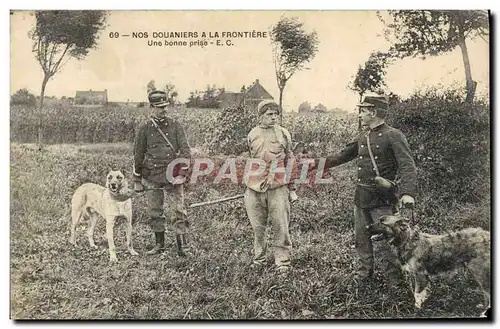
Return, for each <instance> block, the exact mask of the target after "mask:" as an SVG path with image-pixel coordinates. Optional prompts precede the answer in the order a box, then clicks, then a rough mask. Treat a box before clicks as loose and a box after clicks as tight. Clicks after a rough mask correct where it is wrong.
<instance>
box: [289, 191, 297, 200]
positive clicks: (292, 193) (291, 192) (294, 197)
mask: <svg viewBox="0 0 500 329" xmlns="http://www.w3.org/2000/svg"><path fill="white" fill-rule="evenodd" d="M298 199H299V196H298V195H297V193H295V191H290V203H294V202H295V201H297V200H298Z"/></svg>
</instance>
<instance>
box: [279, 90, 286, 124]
mask: <svg viewBox="0 0 500 329" xmlns="http://www.w3.org/2000/svg"><path fill="white" fill-rule="evenodd" d="M284 90H285V87H280V103H279V105H280V125H282V124H283V91H284Z"/></svg>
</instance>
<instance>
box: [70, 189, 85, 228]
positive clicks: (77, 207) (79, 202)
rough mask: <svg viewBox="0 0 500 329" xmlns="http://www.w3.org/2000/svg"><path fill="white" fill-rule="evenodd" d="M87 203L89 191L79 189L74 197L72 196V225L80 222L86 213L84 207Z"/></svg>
mask: <svg viewBox="0 0 500 329" xmlns="http://www.w3.org/2000/svg"><path fill="white" fill-rule="evenodd" d="M86 203H87V193H85V191H84V190H77V191H76V192H75V194H73V197H72V198H71V223H72V225H76V224H78V222H79V221H80V220H81V219H82V217H83V216H84V215H85V212H86V209H84V206H85V204H86Z"/></svg>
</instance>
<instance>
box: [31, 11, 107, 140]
mask: <svg viewBox="0 0 500 329" xmlns="http://www.w3.org/2000/svg"><path fill="white" fill-rule="evenodd" d="M106 17H107V13H106V12H105V11H101V10H91V11H90V10H42V11H36V12H35V18H36V23H35V27H34V28H33V29H32V30H31V31H30V33H29V36H30V38H31V39H32V40H33V49H32V50H33V53H34V54H35V57H36V59H37V61H38V63H39V64H40V66H41V68H42V70H43V73H44V78H43V81H42V88H41V93H40V111H41V109H42V108H43V99H44V95H45V87H46V85H47V82H48V81H49V80H50V79H51V78H52V77H53V76H54V75H55V74H56V73H57V72H58V71H59V70H60V69H61V67H62V66H63V65H64V64H65V63H66V62H67V61H68V60H69V59H70V58H76V59H78V60H81V59H83V58H85V57H86V56H87V55H88V53H89V52H90V50H92V49H95V48H96V47H97V40H98V38H99V32H100V31H101V30H103V29H104V28H105V22H106ZM40 118H41V115H40ZM40 126H41V124H40ZM41 139H42V136H41V131H39V141H38V143H39V144H41Z"/></svg>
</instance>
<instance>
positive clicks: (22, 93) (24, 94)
mask: <svg viewBox="0 0 500 329" xmlns="http://www.w3.org/2000/svg"><path fill="white" fill-rule="evenodd" d="M10 104H11V105H23V106H27V107H31V108H34V107H36V97H35V95H33V94H32V93H30V92H29V90H28V89H26V88H23V89H19V90H18V91H16V93H15V94H13V95H11V96H10Z"/></svg>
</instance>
